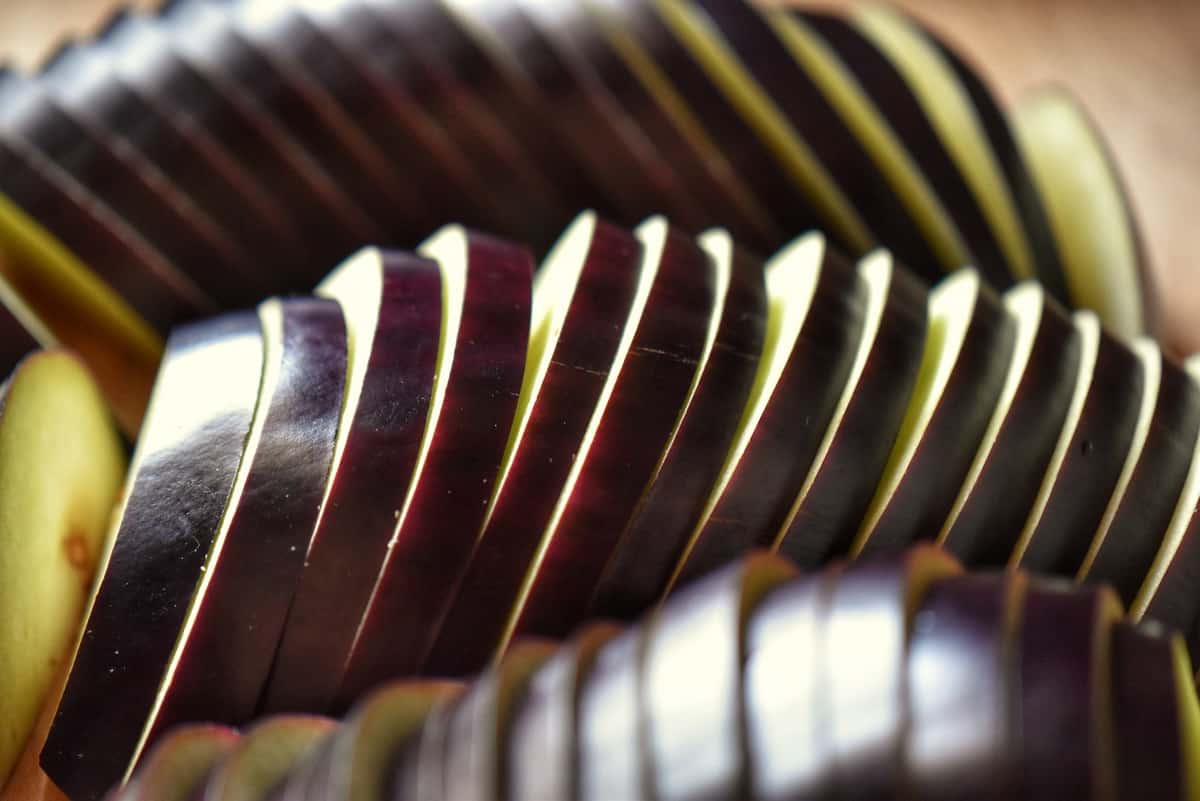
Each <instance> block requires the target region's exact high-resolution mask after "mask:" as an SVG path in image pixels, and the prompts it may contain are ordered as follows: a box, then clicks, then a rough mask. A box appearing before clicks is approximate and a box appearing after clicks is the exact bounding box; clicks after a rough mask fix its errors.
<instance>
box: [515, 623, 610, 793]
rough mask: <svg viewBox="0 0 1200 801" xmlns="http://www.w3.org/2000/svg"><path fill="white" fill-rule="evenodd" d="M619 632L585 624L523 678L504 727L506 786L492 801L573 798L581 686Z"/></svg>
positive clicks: (598, 624) (575, 790) (608, 626)
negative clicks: (502, 800)
mask: <svg viewBox="0 0 1200 801" xmlns="http://www.w3.org/2000/svg"><path fill="white" fill-rule="evenodd" d="M619 632H620V629H618V628H617V627H616V626H614V625H611V624H607V623H593V624H590V625H588V626H587V627H586V628H584V629H583V630H582V631H580V632H579V633H578V634H576V635H575V636H574V637H573V638H572V639H571V640H570V641H569V642H568V643H567V644H566V645H565V646H563V647H562V648H560V649H559V650H558V652H557V653H555V654H554V655H553V656H551V657H550V658H549V659H547V660H546V661H545V662H544V663H542V665H541V666H540V667H539V668H538V669H537V670H536V671H535V672H534V674H533V675H532V676H531V677H530V678H529V681H528V683H527V685H526V687H525V694H524V697H523V698H522V699H521V700H520V702H519V703H517V705H516V708H515V709H514V710H513V712H512V721H511V723H510V724H509V732H510V734H509V742H508V754H507V760H508V764H507V768H506V771H507V775H508V786H507V787H506V788H501V791H500V793H499V794H498V795H497V797H500V798H508V799H511V801H535V799H536V800H537V801H541V799H547V798H577V797H578V788H577V786H576V783H575V782H576V776H577V774H578V769H577V764H576V763H577V757H576V731H577V730H578V719H579V697H580V692H581V687H582V685H583V682H584V680H585V677H586V676H587V674H588V672H589V671H590V670H591V668H592V663H593V661H594V660H595V658H596V654H597V652H599V650H600V648H601V647H602V646H603V645H604V644H605V643H607V642H608V641H609V640H611V639H613V638H614V637H616V636H617V634H618V633H619Z"/></svg>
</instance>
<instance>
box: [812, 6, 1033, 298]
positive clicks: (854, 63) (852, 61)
mask: <svg viewBox="0 0 1200 801" xmlns="http://www.w3.org/2000/svg"><path fill="white" fill-rule="evenodd" d="M795 14H796V16H797V17H798V18H799V19H800V21H801V22H802V23H803V24H805V25H807V26H808V27H809V28H810V29H811V30H812V31H813V32H815V33H816V34H817V36H818V37H820V39H821V40H822V41H823V42H824V43H825V44H826V45H827V46H828V47H829V48H830V49H831V50H832V51H833V52H834V54H835V55H836V56H837V57H838V58H839V60H840V61H841V63H842V65H843V66H844V67H845V68H846V69H847V71H849V73H850V74H851V75H853V76H854V79H855V80H856V81H857V82H858V84H859V86H860V87H861V88H862V90H863V92H864V93H865V94H866V95H867V97H869V98H870V100H871V102H872V103H874V104H875V107H876V108H877V109H878V110H879V113H880V114H882V115H883V118H884V119H886V120H887V122H888V125H889V126H890V127H891V129H892V131H893V132H894V133H895V134H896V137H897V139H899V140H900V143H901V144H902V145H904V148H905V150H907V151H908V154H909V155H910V156H911V157H912V159H913V161H914V162H915V164H916V166H917V168H918V169H919V170H920V171H921V173H922V175H924V176H925V178H926V180H927V181H929V185H930V187H931V188H932V189H933V191H934V193H935V194H936V195H937V196H938V199H939V200H941V202H942V208H943V209H945V211H946V214H947V215H948V216H949V217H950V218H951V220H953V222H954V225H955V227H957V228H958V230H959V233H960V234H961V235H962V238H963V240H964V241H965V243H966V245H967V249H968V250H969V251H970V254H971V259H972V261H971V264H972V265H973V266H974V267H976V268H977V269H978V270H979V272H980V273H981V274H982V275H983V277H984V278H986V279H987V280H988V281H989V282H990V283H991V284H992V286H995V287H1004V286H1008V285H1009V284H1011V283H1012V281H1013V272H1012V270H1010V269H1009V266H1008V260H1007V259H1006V258H1005V256H1004V251H1003V250H1002V249H1001V247H1000V242H999V240H998V239H997V238H996V234H995V232H994V231H993V230H992V227H991V225H990V224H989V223H988V220H987V216H986V215H985V214H984V212H983V208H982V207H981V206H980V205H979V201H978V199H977V198H976V197H975V194H974V192H972V191H971V188H970V186H968V185H967V182H966V179H965V178H964V177H963V175H962V173H961V172H959V169H958V166H957V165H956V164H955V163H954V160H953V158H952V157H951V156H950V153H949V151H947V150H946V146H945V143H944V142H943V141H942V139H941V137H940V136H938V133H937V130H936V129H935V128H934V127H933V124H932V123H931V122H930V121H929V117H928V116H926V114H925V110H924V109H923V108H922V107H921V103H920V101H919V100H918V99H917V97H916V96H915V95H914V94H913V92H912V90H911V89H910V88H909V86H908V84H907V83H905V81H904V77H903V76H902V75H901V74H900V72H899V71H898V70H897V69H896V68H895V66H894V65H893V64H892V63H891V62H890V61H889V60H888V58H887V56H886V55H884V54H883V53H882V52H881V51H880V50H878V49H877V48H876V47H875V45H874V44H873V43H872V42H871V40H870V39H868V38H867V37H865V36H863V34H862V33H860V32H859V31H858V29H857V28H855V27H854V26H853V25H852V24H850V23H849V22H848V21H846V20H845V19H844V18H842V17H838V16H835V15H833V14H826V13H820V12H814V11H807V10H797V11H796V12H795Z"/></svg>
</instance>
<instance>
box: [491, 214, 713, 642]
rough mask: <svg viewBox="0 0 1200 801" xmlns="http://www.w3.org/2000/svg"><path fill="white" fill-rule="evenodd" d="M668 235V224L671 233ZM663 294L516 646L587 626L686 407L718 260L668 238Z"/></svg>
mask: <svg viewBox="0 0 1200 801" xmlns="http://www.w3.org/2000/svg"><path fill="white" fill-rule="evenodd" d="M664 225H665V223H664ZM665 237H666V241H665V244H664V246H663V252H662V256H661V259H660V260H659V265H658V273H657V275H656V277H655V279H654V286H653V287H652V288H651V290H650V296H649V298H648V300H647V301H646V307H645V311H644V313H643V315H642V317H641V320H640V321H639V322H638V324H637V330H636V331H635V332H634V334H633V340H632V343H631V344H630V348H629V353H628V356H627V357H626V359H625V363H624V364H622V365H621V366H620V374H619V376H618V377H617V380H616V383H615V385H614V386H613V390H612V395H611V396H610V397H609V400H608V405H607V407H606V408H605V410H604V413H603V418H602V420H601V422H600V425H599V427H598V428H597V429H596V433H595V438H594V439H593V441H592V446H591V449H590V450H589V451H588V453H587V455H586V461H585V462H584V465H583V469H582V471H581V472H580V473H579V475H578V477H577V480H576V482H575V484H574V485H573V486H572V487H571V490H570V497H569V498H568V499H567V502H566V504H565V506H564V507H563V509H562V511H561V515H560V516H559V518H558V524H557V526H556V528H555V529H554V531H553V534H552V539H551V540H550V542H549V543H548V544H547V545H546V546H545V548H544V550H543V551H542V553H541V557H540V558H541V562H540V566H539V567H538V571H537V575H536V577H535V578H534V580H533V583H532V584H531V585H530V586H529V588H528V593H527V596H526V598H525V602H524V607H523V608H522V609H521V610H520V613H519V616H518V618H517V621H516V625H515V627H514V633H515V634H516V635H517V636H541V637H552V638H556V639H561V638H562V637H564V636H566V635H567V634H568V633H570V632H571V631H572V630H573V629H574V628H575V627H576V626H578V625H579V623H580V622H581V621H582V620H584V619H585V618H586V616H587V611H588V605H589V603H590V601H591V597H592V594H593V593H594V591H595V589H596V586H597V584H598V583H599V581H600V577H601V574H602V572H603V570H604V565H605V563H606V562H607V561H608V559H609V557H610V556H611V555H612V552H613V548H614V547H615V546H616V544H617V540H618V538H619V537H620V535H621V532H622V531H623V530H624V528H625V526H627V525H628V524H629V521H630V519H631V518H632V516H633V513H634V510H635V509H636V507H637V503H638V499H639V498H640V497H641V496H642V493H643V492H644V491H645V489H646V487H647V486H648V485H649V483H650V482H651V481H652V480H653V479H654V477H655V475H656V473H657V471H658V469H659V466H660V465H661V464H662V457H663V453H664V452H665V450H666V449H667V447H668V446H669V445H670V444H671V441H672V438H673V436H674V435H675V431H676V424H677V421H678V420H679V414H680V410H681V409H683V408H684V406H685V405H687V401H688V397H689V393H690V392H691V390H692V387H693V385H694V382H695V380H696V374H697V371H698V370H699V369H700V367H699V365H700V361H701V359H702V358H703V356H704V348H705V344H706V340H707V337H708V334H709V328H710V324H711V321H712V311H713V308H714V307H715V305H716V303H717V297H716V293H717V291H718V286H717V273H716V269H715V267H714V265H713V262H712V257H711V256H709V255H708V254H707V253H706V252H705V251H704V250H702V249H701V248H700V247H699V246H698V245H696V244H695V243H694V242H693V241H692V240H691V239H690V237H688V236H687V235H685V234H684V233H683V231H682V230H681V229H676V228H667V230H666V234H665Z"/></svg>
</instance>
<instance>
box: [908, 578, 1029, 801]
mask: <svg viewBox="0 0 1200 801" xmlns="http://www.w3.org/2000/svg"><path fill="white" fill-rule="evenodd" d="M1025 587H1026V579H1025V576H1024V574H1021V573H1005V574H976V575H970V576H963V577H956V578H950V579H946V580H944V581H941V582H939V583H938V584H936V585H935V586H933V587H931V588H930V590H929V592H928V593H927V594H926V595H925V598H924V600H923V602H922V604H921V609H920V611H919V612H917V616H916V618H915V619H914V620H913V625H912V638H911V639H910V641H909V645H908V662H907V664H908V667H907V670H908V676H909V678H908V682H909V684H908V686H909V715H910V718H909V720H910V724H909V725H910V728H909V730H908V734H907V737H906V741H905V742H906V746H905V763H904V764H905V773H906V776H907V785H906V787H907V790H908V793H909V797H912V798H920V799H928V801H974V800H975V799H978V801H1004V799H1011V798H1014V797H1016V796H1015V791H1016V787H1015V785H1016V780H1015V779H1016V776H1017V775H1019V771H1020V750H1019V748H1018V745H1017V741H1016V739H1015V737H1014V730H1013V727H1014V722H1015V721H1014V720H1013V710H1014V709H1015V706H1014V699H1015V694H1016V692H1017V689H1018V688H1017V686H1016V684H1015V675H1016V673H1015V670H1016V650H1015V644H1016V643H1015V633H1016V631H1017V630H1018V626H1019V625H1020V623H1021V620H1020V614H1021V599H1022V598H1023V597H1024V592H1025Z"/></svg>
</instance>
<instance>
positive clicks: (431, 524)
mask: <svg viewBox="0 0 1200 801" xmlns="http://www.w3.org/2000/svg"><path fill="white" fill-rule="evenodd" d="M468 237H469V239H468V246H467V247H468V256H467V259H468V266H467V286H466V296H465V299H464V303H463V312H462V320H461V323H460V326H461V327H460V329H459V332H458V343H457V345H456V347H455V353H454V364H453V366H452V367H451V369H450V373H449V376H448V383H447V385H446V396H445V399H444V401H443V405H442V413H441V417H440V418H439V421H438V428H437V433H435V434H434V440H433V442H432V443H431V447H430V451H429V453H428V455H427V457H426V460H425V465H424V467H423V468H422V472H421V475H420V477H419V478H418V482H419V483H418V484H417V489H416V492H415V494H414V495H413V499H412V504H411V505H410V506H409V509H408V512H407V514H406V515H405V518H404V520H403V522H402V523H401V524H400V525H399V528H398V529H397V531H396V534H394V535H393V544H392V547H391V548H390V549H389V551H388V555H387V557H386V559H385V561H384V563H383V568H382V570H381V571H380V574H379V578H378V580H377V584H376V587H375V595H374V597H373V598H372V599H371V602H370V604H369V605H368V606H367V608H366V611H365V613H364V615H363V617H362V621H361V622H360V623H359V624H358V627H359V634H358V636H357V642H356V644H355V647H354V650H353V651H352V652H351V654H350V658H349V661H348V663H347V664H346V666H345V669H344V675H343V676H341V677H339V678H340V687H339V688H338V698H337V701H336V703H335V708H337V709H345V708H347V707H348V706H349V705H350V704H352V703H353V702H354V701H355V700H357V699H358V698H359V697H360V696H361V695H362V694H363V692H365V691H366V690H369V689H370V688H371V687H373V686H375V685H377V684H380V683H381V682H383V681H384V680H386V679H391V678H398V677H401V676H411V675H414V674H415V673H416V672H417V671H418V670H419V669H420V667H421V656H422V655H423V654H424V653H425V651H426V650H427V649H428V647H429V644H430V642H431V641H432V639H433V637H434V636H435V634H436V627H435V626H436V623H437V621H438V620H440V619H441V616H442V615H443V614H444V613H445V611H446V607H447V606H448V605H449V603H450V602H451V600H452V599H453V589H454V586H455V585H456V584H457V583H458V580H459V579H460V578H461V576H462V572H463V571H464V570H465V569H466V564H467V558H468V556H469V554H470V553H471V550H472V548H473V546H474V544H475V536H476V534H477V533H478V531H479V527H480V525H481V524H482V523H483V516H484V513H485V512H486V511H487V503H488V500H489V499H490V498H491V495H492V488H493V486H494V482H495V480H496V475H497V474H498V473H499V472H500V464H501V462H502V461H503V459H504V450H505V446H506V445H507V444H508V432H509V428H510V427H511V425H512V420H513V417H514V415H515V413H516V406H517V398H518V397H519V396H520V393H521V381H522V377H523V376H524V370H525V357H526V353H527V350H528V340H529V327H530V322H529V320H530V301H531V297H532V288H531V282H532V278H533V259H532V257H531V256H530V254H529V253H528V251H526V250H525V249H524V248H521V247H519V246H516V245H512V244H510V243H508V242H504V241H502V240H498V239H492V238H490V237H487V236H483V235H480V234H474V233H472V234H469V235H468Z"/></svg>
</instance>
